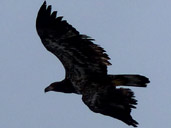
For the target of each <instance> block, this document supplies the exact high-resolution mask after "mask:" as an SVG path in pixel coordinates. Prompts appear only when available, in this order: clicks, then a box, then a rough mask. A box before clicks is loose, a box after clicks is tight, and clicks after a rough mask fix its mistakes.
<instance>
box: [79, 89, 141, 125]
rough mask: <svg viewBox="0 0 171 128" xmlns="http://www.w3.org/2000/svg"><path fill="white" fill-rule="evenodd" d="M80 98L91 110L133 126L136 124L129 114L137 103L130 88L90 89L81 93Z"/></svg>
mask: <svg viewBox="0 0 171 128" xmlns="http://www.w3.org/2000/svg"><path fill="white" fill-rule="evenodd" d="M82 100H83V102H84V103H85V104H86V105H87V106H88V107H89V109H90V110H92V111H93V112H96V113H101V114H103V115H106V116H111V117H113V118H116V119H119V120H121V121H123V122H125V123H126V124H128V125H132V126H134V127H137V125H138V122H136V121H135V120H134V119H133V118H132V116H131V115H130V113H131V109H132V108H136V107H135V105H136V104H137V100H135V99H134V93H133V92H132V91H131V90H130V89H125V88H119V89H115V88H113V87H109V88H108V87H106V88H101V89H99V90H98V91H97V90H92V89H91V90H88V91H87V93H84V94H83V97H82Z"/></svg>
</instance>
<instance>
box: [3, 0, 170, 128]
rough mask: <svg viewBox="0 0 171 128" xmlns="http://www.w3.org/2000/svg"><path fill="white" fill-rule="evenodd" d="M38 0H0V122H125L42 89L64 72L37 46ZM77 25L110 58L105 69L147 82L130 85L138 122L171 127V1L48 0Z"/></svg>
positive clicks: (45, 125) (48, 127) (45, 126)
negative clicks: (131, 74)
mask: <svg viewBox="0 0 171 128" xmlns="http://www.w3.org/2000/svg"><path fill="white" fill-rule="evenodd" d="M42 3H43V0H36V1H32V0H27V1H23V0H1V1H0V16H1V18H0V35H1V36H0V40H1V47H0V104H1V105H0V127H1V128H57V127H59V128H87V127H89V128H95V127H97V128H104V127H105V128H123V127H124V128H128V127H129V126H127V125H125V124H124V123H122V122H121V121H118V120H116V119H113V118H111V117H106V116H102V115H100V114H95V113H93V112H91V111H90V110H89V109H88V108H87V106H85V105H84V103H83V102H82V100H81V96H78V95H74V94H68V95H67V94H62V93H53V92H50V93H47V94H44V91H43V90H44V88H45V87H46V86H48V85H49V84H50V83H52V82H54V81H60V80H62V79H63V78H64V75H65V74H64V69H63V67H62V65H61V63H60V62H59V60H58V59H56V57H55V56H54V55H52V54H51V53H49V52H47V50H46V49H45V48H44V47H43V45H42V44H41V42H40V39H39V37H38V35H37V33H36V29H35V20H36V16H37V12H38V10H39V8H40V6H41V5H42ZM47 3H48V4H51V5H52V9H53V10H57V11H59V12H58V15H63V16H64V19H66V20H67V21H68V22H69V23H70V24H72V25H73V26H74V27H75V28H76V29H77V30H78V31H80V32H81V33H83V34H87V35H89V36H91V37H92V38H94V39H96V41H95V43H97V44H100V45H101V46H102V47H104V48H105V49H106V51H107V53H108V54H109V56H110V57H111V63H112V64H113V65H112V66H110V67H109V68H108V69H109V71H108V72H109V73H113V74H119V73H127V74H128V73H135V74H136V73H138V74H142V75H145V76H147V77H149V78H150V80H151V83H150V84H149V86H148V88H133V90H134V92H135V95H136V98H137V99H138V101H139V102H138V103H139V104H138V106H137V109H136V110H133V111H132V115H133V117H134V119H136V120H137V121H138V122H139V123H140V125H139V128H161V127H163V128H169V127H171V123H170V120H171V93H170V89H171V80H170V77H171V74H170V73H171V71H170V66H171V57H170V54H171V8H170V5H171V1H170V0H84V1H83V0H49V1H47Z"/></svg>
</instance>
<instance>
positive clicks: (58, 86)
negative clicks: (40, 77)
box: [44, 81, 75, 93]
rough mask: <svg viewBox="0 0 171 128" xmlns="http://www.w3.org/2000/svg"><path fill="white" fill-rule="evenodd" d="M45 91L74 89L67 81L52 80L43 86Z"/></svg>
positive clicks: (71, 91)
mask: <svg viewBox="0 0 171 128" xmlns="http://www.w3.org/2000/svg"><path fill="white" fill-rule="evenodd" d="M44 91H45V93H46V92H49V91H55V92H64V93H75V89H74V88H73V87H72V85H71V84H69V82H67V81H61V82H54V83H52V84H50V85H49V86H48V87H47V88H45V90H44Z"/></svg>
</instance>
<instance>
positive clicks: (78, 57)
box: [36, 2, 149, 127]
mask: <svg viewBox="0 0 171 128" xmlns="http://www.w3.org/2000/svg"><path fill="white" fill-rule="evenodd" d="M56 14H57V12H56V11H54V12H52V13H51V6H48V7H47V5H46V2H44V3H43V5H42V6H41V8H40V10H39V12H38V16H37V21H36V28H37V32H38V35H39V36H40V39H41V41H42V43H43V45H44V46H45V48H46V49H47V50H48V51H50V52H51V53H53V54H54V55H55V56H56V57H57V58H58V59H59V60H60V61H61V62H62V64H63V65H64V68H65V71H66V76H65V79H64V80H63V81H61V82H54V83H52V84H51V85H50V86H48V87H47V88H46V89H45V92H48V91H57V92H64V93H76V94H81V95H82V100H83V102H84V103H85V104H86V105H87V106H88V107H89V108H90V109H91V110H92V111H94V112H97V113H101V114H104V115H107V116H111V117H114V118H117V119H119V120H121V121H123V122H125V123H126V124H128V125H132V126H134V127H136V126H137V124H138V123H137V122H136V121H135V120H134V119H132V117H131V115H130V112H131V109H132V108H135V105H136V104H137V101H136V100H135V99H134V93H133V92H132V91H131V90H130V89H124V88H116V86H135V87H146V86H147V83H149V80H148V78H146V77H144V76H141V75H108V74H107V66H108V65H111V64H110V62H109V59H110V58H109V57H108V55H107V54H106V51H105V50H104V49H103V48H102V47H100V46H99V45H97V44H94V43H93V39H91V38H90V37H88V36H86V35H83V34H80V33H79V32H78V31H77V30H76V29H75V28H74V27H72V26H71V25H70V24H68V23H67V21H65V20H63V19H62V17H57V16H56Z"/></svg>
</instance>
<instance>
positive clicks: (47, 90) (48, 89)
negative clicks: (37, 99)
mask: <svg viewBox="0 0 171 128" xmlns="http://www.w3.org/2000/svg"><path fill="white" fill-rule="evenodd" d="M52 90H53V87H51V86H48V87H47V88H45V90H44V92H45V93H46V92H49V91H52Z"/></svg>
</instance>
